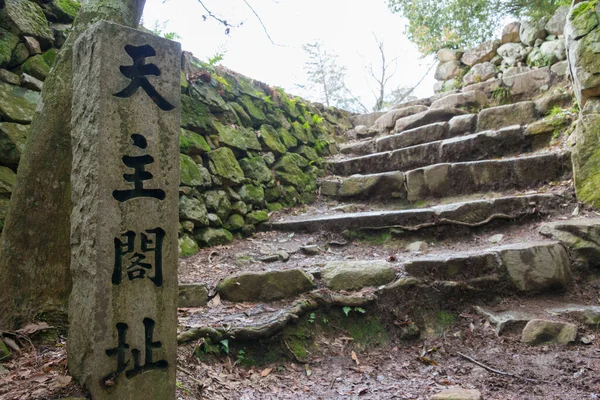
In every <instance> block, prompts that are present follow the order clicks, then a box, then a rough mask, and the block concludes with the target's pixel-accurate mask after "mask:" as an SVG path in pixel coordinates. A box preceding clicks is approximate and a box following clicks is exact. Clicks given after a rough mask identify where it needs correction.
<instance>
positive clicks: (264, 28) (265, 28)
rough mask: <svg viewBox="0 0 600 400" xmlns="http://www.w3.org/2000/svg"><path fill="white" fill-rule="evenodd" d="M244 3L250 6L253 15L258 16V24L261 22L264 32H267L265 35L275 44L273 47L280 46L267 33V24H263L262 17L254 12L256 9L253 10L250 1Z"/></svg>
mask: <svg viewBox="0 0 600 400" xmlns="http://www.w3.org/2000/svg"><path fill="white" fill-rule="evenodd" d="M244 3H246V5H247V6H248V8H249V9H250V10H251V11H252V13H253V14H254V15H255V16H256V19H258V22H260V25H261V26H262V27H263V30H264V31H265V35H267V37H268V38H269V40H270V41H271V43H272V44H273V46H278V44H276V43H275V42H274V41H273V39H272V38H271V35H269V32H268V31H267V27H266V26H265V24H264V23H263V21H262V19H261V18H260V16H259V15H258V13H257V12H256V11H255V10H254V8H252V6H251V5H250V3H248V1H246V0H244Z"/></svg>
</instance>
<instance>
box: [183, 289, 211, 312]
mask: <svg viewBox="0 0 600 400" xmlns="http://www.w3.org/2000/svg"><path fill="white" fill-rule="evenodd" d="M207 302H208V289H207V288H206V285H204V284H202V283H183V284H180V285H179V302H178V307H180V308H197V307H204V306H205V305H206V303H207Z"/></svg>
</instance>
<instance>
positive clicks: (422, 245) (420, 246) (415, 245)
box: [406, 241, 429, 251]
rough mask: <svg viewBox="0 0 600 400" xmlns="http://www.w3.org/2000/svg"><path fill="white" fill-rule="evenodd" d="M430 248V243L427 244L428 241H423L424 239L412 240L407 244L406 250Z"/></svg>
mask: <svg viewBox="0 0 600 400" xmlns="http://www.w3.org/2000/svg"><path fill="white" fill-rule="evenodd" d="M428 248H429V245H428V244H427V242H422V241H417V242H412V243H411V244H409V245H408V246H406V250H408V251H424V250H427V249H428Z"/></svg>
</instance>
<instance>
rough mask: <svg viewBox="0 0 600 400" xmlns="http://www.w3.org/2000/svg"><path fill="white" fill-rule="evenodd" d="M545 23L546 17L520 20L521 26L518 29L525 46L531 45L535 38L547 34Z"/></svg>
mask: <svg viewBox="0 0 600 400" xmlns="http://www.w3.org/2000/svg"><path fill="white" fill-rule="evenodd" d="M547 23H548V18H540V19H538V20H535V21H523V22H521V28H520V30H519V36H520V38H521V42H522V43H523V44H524V45H526V46H533V44H534V43H535V41H536V40H537V39H545V38H546V36H547V35H548V33H547V32H546V24H547Z"/></svg>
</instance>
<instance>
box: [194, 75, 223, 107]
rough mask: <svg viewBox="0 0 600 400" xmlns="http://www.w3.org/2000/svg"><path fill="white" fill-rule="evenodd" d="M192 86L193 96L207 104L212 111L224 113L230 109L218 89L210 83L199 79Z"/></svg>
mask: <svg viewBox="0 0 600 400" xmlns="http://www.w3.org/2000/svg"><path fill="white" fill-rule="evenodd" d="M192 87H193V89H192V91H191V95H192V98H193V99H195V100H199V101H200V102H202V103H203V104H205V105H206V106H207V107H208V109H209V110H210V111H211V112H213V113H222V112H225V111H228V110H229V107H228V106H227V103H226V102H225V100H223V98H222V97H221V95H220V94H219V92H217V89H216V88H214V87H212V86H211V85H210V84H207V83H204V82H203V81H198V82H196V83H194V84H193V85H192Z"/></svg>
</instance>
